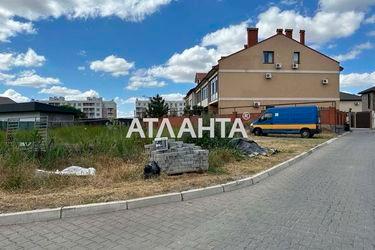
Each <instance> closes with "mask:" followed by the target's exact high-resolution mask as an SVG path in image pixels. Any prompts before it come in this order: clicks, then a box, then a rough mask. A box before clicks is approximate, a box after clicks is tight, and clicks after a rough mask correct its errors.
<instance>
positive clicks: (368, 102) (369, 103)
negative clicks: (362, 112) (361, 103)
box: [367, 93, 371, 109]
mask: <svg viewBox="0 0 375 250" xmlns="http://www.w3.org/2000/svg"><path fill="white" fill-rule="evenodd" d="M367 96H368V97H367V108H368V109H371V93H368V94H367Z"/></svg>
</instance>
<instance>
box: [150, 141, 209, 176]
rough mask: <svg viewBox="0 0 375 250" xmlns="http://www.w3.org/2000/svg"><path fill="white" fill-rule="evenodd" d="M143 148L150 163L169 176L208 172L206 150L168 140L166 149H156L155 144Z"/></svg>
mask: <svg viewBox="0 0 375 250" xmlns="http://www.w3.org/2000/svg"><path fill="white" fill-rule="evenodd" d="M145 148H146V150H147V152H148V154H149V159H150V161H155V162H157V163H158V165H159V167H160V168H161V170H162V171H163V172H165V173H167V174H169V175H172V174H181V173H189V172H203V171H207V170H208V150H204V149H202V148H201V147H199V146H196V145H194V144H190V143H183V142H182V141H175V140H171V139H169V140H168V146H167V147H166V148H161V149H160V148H158V147H157V145H156V143H155V142H154V143H153V144H150V145H146V146H145Z"/></svg>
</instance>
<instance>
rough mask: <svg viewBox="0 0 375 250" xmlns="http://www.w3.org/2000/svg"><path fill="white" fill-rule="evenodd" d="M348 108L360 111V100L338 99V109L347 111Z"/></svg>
mask: <svg viewBox="0 0 375 250" xmlns="http://www.w3.org/2000/svg"><path fill="white" fill-rule="evenodd" d="M356 104H357V105H356ZM350 109H352V112H362V102H360V101H340V111H344V112H349V110H350Z"/></svg>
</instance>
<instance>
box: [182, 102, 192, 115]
mask: <svg viewBox="0 0 375 250" xmlns="http://www.w3.org/2000/svg"><path fill="white" fill-rule="evenodd" d="M192 114H193V112H192V110H191V107H190V105H189V104H188V105H186V106H185V108H184V115H192Z"/></svg>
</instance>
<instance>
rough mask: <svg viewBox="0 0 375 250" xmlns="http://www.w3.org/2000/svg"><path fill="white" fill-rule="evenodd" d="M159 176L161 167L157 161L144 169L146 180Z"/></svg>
mask: <svg viewBox="0 0 375 250" xmlns="http://www.w3.org/2000/svg"><path fill="white" fill-rule="evenodd" d="M159 175H160V167H159V165H158V164H157V163H156V162H155V161H152V162H151V163H150V164H147V165H146V166H145V168H144V169H143V176H144V178H145V179H150V178H152V177H157V176H159Z"/></svg>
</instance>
